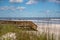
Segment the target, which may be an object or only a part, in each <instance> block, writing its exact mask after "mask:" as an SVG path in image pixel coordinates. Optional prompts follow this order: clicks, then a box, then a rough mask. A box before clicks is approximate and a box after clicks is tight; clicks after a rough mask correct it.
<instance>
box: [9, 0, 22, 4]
mask: <svg viewBox="0 0 60 40" xmlns="http://www.w3.org/2000/svg"><path fill="white" fill-rule="evenodd" d="M10 2H12V3H22V2H23V0H10Z"/></svg>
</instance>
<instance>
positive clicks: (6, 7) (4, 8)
mask: <svg viewBox="0 0 60 40" xmlns="http://www.w3.org/2000/svg"><path fill="white" fill-rule="evenodd" d="M0 10H8V6H1V7H0Z"/></svg>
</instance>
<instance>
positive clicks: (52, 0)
mask: <svg viewBox="0 0 60 40" xmlns="http://www.w3.org/2000/svg"><path fill="white" fill-rule="evenodd" d="M49 1H50V2H55V3H60V0H49Z"/></svg>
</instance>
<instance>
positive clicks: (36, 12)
mask: <svg viewBox="0 0 60 40" xmlns="http://www.w3.org/2000/svg"><path fill="white" fill-rule="evenodd" d="M0 17H60V0H0Z"/></svg>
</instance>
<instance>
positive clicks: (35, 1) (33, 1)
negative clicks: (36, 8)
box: [26, 0, 38, 4]
mask: <svg viewBox="0 0 60 40" xmlns="http://www.w3.org/2000/svg"><path fill="white" fill-rule="evenodd" d="M36 3H38V0H29V1H28V2H27V3H26V4H36Z"/></svg>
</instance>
